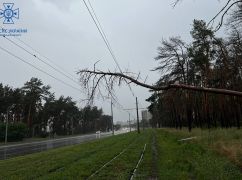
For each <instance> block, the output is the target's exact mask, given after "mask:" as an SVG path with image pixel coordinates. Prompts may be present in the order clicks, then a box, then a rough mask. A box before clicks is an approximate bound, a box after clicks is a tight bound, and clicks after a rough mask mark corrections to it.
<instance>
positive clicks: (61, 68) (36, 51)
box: [14, 36, 75, 79]
mask: <svg viewBox="0 0 242 180" xmlns="http://www.w3.org/2000/svg"><path fill="white" fill-rule="evenodd" d="M14 38H15V39H17V40H18V41H19V42H21V43H23V44H24V45H25V46H27V47H28V48H30V49H31V50H32V51H34V52H35V53H37V54H39V55H40V56H42V57H43V58H44V59H46V60H48V61H49V62H51V63H52V64H53V65H55V66H57V67H58V68H59V69H60V70H62V71H64V72H65V73H66V74H68V75H70V76H71V77H73V75H72V74H70V73H69V72H68V71H67V70H65V69H64V68H63V67H61V66H60V65H58V64H57V63H55V62H54V61H52V60H51V59H50V58H48V57H46V56H45V55H43V54H41V53H40V52H39V51H38V50H36V49H34V48H33V47H32V46H30V45H29V44H27V43H26V42H24V41H23V40H21V39H20V38H18V37H16V36H14ZM73 79H75V78H74V77H73Z"/></svg>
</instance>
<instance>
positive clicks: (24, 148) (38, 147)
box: [0, 132, 116, 160]
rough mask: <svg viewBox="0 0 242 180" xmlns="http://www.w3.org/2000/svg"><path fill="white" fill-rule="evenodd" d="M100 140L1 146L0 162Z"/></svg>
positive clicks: (72, 139) (80, 138) (91, 136)
mask: <svg viewBox="0 0 242 180" xmlns="http://www.w3.org/2000/svg"><path fill="white" fill-rule="evenodd" d="M115 134H116V133H115ZM111 135H112V133H111V132H108V133H101V134H100V138H104V137H107V136H111ZM97 138H99V136H97V134H88V135H81V136H75V137H67V138H59V139H51V140H46V141H41V142H32V143H23V144H15V145H7V146H0V160H3V159H7V158H11V157H15V156H21V155H26V154H32V153H35V152H41V151H46V150H49V149H54V148H58V147H63V146H68V145H74V144H79V143H82V142H87V141H91V140H94V139H97Z"/></svg>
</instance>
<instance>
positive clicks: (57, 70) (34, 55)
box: [3, 36, 79, 85]
mask: <svg viewBox="0 0 242 180" xmlns="http://www.w3.org/2000/svg"><path fill="white" fill-rule="evenodd" d="M3 37H4V38H5V39H6V40H8V41H9V42H10V43H12V44H14V45H15V46H17V47H19V48H20V49H22V50H23V51H25V52H26V53H28V54H29V55H31V56H33V57H34V58H36V59H37V60H39V61H41V62H42V63H44V64H45V65H47V66H49V67H51V68H52V69H54V70H55V71H56V72H58V73H60V74H61V75H63V76H65V77H66V78H68V79H70V80H71V81H73V82H74V83H76V84H77V85H79V83H78V82H77V81H75V80H74V79H72V78H71V77H69V76H67V75H66V74H65V73H63V72H62V71H60V70H59V69H57V68H55V67H54V66H52V65H51V64H49V63H48V62H46V61H44V60H43V59H41V58H39V57H38V56H37V55H36V54H33V53H31V52H30V51H28V50H27V49H25V48H24V47H22V46H20V45H19V44H17V43H16V42H14V41H13V40H11V39H9V38H7V37H6V36H3Z"/></svg>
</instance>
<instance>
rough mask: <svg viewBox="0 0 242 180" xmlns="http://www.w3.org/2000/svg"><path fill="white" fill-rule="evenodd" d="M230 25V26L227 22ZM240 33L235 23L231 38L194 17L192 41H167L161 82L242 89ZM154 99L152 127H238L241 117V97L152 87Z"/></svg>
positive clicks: (163, 47)
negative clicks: (224, 36) (156, 90)
mask: <svg viewBox="0 0 242 180" xmlns="http://www.w3.org/2000/svg"><path fill="white" fill-rule="evenodd" d="M229 27H231V26H229ZM241 35H242V32H241V31H240V30H239V29H236V28H233V29H232V31H229V36H228V37H227V38H219V37H217V36H216V35H215V33H214V31H213V30H212V29H210V28H208V26H207V24H206V22H205V21H202V20H194V22H193V28H192V31H191V36H192V42H191V43H190V44H187V43H184V42H183V41H182V40H181V39H180V37H173V38H170V39H169V41H166V40H163V41H162V43H161V46H160V47H159V48H158V56H157V58H156V60H157V61H159V63H160V64H161V65H162V66H159V67H158V68H156V69H155V70H159V71H160V72H164V70H169V71H167V72H166V73H165V74H164V73H161V78H160V79H159V80H158V81H157V85H163V84H167V83H168V84H171V83H175V84H176V83H178V84H185V85H192V86H196V87H205V88H207V87H209V88H220V89H230V90H236V91H242V39H241ZM147 101H149V102H150V103H151V105H150V107H149V111H150V112H151V113H152V114H153V119H152V121H151V123H152V125H153V127H155V126H156V125H157V124H158V126H159V127H160V126H161V125H162V126H166V127H176V128H182V127H184V126H185V127H188V129H189V131H191V129H192V128H193V127H201V128H204V127H207V128H212V127H222V128H229V127H235V126H236V127H237V128H240V126H241V121H242V109H241V103H242V99H241V98H240V97H234V96H227V95H216V94H212V93H208V92H195V91H188V90H183V89H177V90H174V89H170V90H167V91H161V92H160V93H157V92H154V93H153V94H152V96H151V97H150V98H148V99H147Z"/></svg>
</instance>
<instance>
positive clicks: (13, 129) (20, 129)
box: [0, 123, 27, 141]
mask: <svg viewBox="0 0 242 180" xmlns="http://www.w3.org/2000/svg"><path fill="white" fill-rule="evenodd" d="M5 129H6V125H5V124H3V123H2V124H0V141H4V140H5ZM26 133H27V126H26V125H25V124H24V123H15V124H9V125H8V141H21V140H22V139H23V138H24V137H26Z"/></svg>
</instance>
